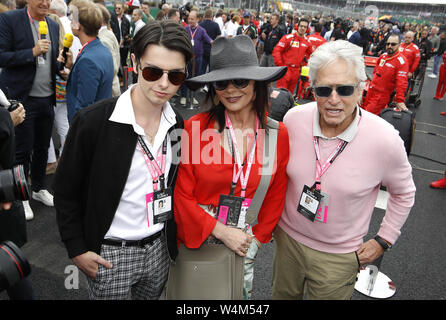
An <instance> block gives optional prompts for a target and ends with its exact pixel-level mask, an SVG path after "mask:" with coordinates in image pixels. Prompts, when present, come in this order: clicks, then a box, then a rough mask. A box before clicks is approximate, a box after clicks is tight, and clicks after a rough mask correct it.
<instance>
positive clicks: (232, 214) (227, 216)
mask: <svg viewBox="0 0 446 320" xmlns="http://www.w3.org/2000/svg"><path fill="white" fill-rule="evenodd" d="M244 200H245V199H244V198H241V197H235V196H229V195H225V194H222V195H220V201H219V202H218V211H217V220H218V221H220V222H221V223H223V224H225V225H227V226H229V227H237V225H238V222H239V217H240V213H241V210H242V204H243V201H244Z"/></svg>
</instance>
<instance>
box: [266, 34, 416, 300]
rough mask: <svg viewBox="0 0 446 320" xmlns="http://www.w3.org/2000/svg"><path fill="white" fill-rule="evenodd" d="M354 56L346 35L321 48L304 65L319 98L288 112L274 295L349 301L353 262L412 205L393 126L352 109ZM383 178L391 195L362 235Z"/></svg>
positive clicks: (369, 255)
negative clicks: (373, 231) (377, 223)
mask: <svg viewBox="0 0 446 320" xmlns="http://www.w3.org/2000/svg"><path fill="white" fill-rule="evenodd" d="M390 39H391V38H389V40H390ZM392 41H393V40H392ZM361 54H362V50H361V49H360V48H358V47H357V46H355V45H353V44H351V43H350V42H348V41H343V40H338V41H332V42H329V43H326V44H324V45H323V46H321V47H319V48H318V49H317V50H316V51H315V52H314V53H313V55H312V56H311V58H310V60H309V64H308V65H309V68H310V79H311V85H312V86H313V88H314V95H315V99H316V102H312V103H309V104H307V105H304V106H299V107H298V108H293V109H292V110H290V111H289V112H288V113H287V114H286V115H285V118H284V124H285V126H286V127H287V129H288V132H289V138H290V160H289V162H288V166H287V173H288V176H289V182H288V188H287V189H286V196H285V207H284V210H283V213H282V216H281V219H280V221H279V223H278V226H277V228H276V230H275V232H274V244H275V247H274V265H273V289H272V297H273V299H303V297H304V295H305V296H306V297H307V298H308V299H317V300H325V299H329V300H332V299H351V297H352V295H353V292H354V286H355V282H356V277H357V275H358V272H359V269H360V267H361V266H363V265H367V264H370V263H372V262H373V261H374V260H376V259H377V258H378V257H379V256H381V255H382V254H383V252H384V251H385V250H388V249H390V247H391V246H392V245H394V244H395V242H396V240H397V239H398V237H399V235H400V233H401V231H400V230H401V228H402V226H403V224H404V222H405V221H406V219H407V216H408V214H409V211H410V209H411V207H412V206H413V204H414V199H415V185H414V182H413V179H412V174H411V171H412V168H411V165H410V163H409V161H408V159H407V155H406V150H405V148H404V143H403V141H402V139H401V138H400V136H399V134H398V131H396V130H395V129H394V127H393V126H392V125H390V124H389V123H387V122H386V121H384V120H382V119H381V118H379V117H377V116H375V115H372V114H370V113H369V112H366V111H364V110H361V109H360V108H359V107H358V103H359V102H360V100H361V98H362V90H363V88H364V82H365V80H366V79H367V78H366V74H365V66H364V59H363V58H362V56H361ZM346 84H349V85H346ZM359 122H360V124H359ZM358 124H359V125H358ZM330 164H332V165H330ZM364 168H367V169H366V170H365V169H364ZM380 185H384V186H386V187H387V191H388V192H389V193H390V197H389V201H388V205H387V210H386V213H385V216H384V219H383V221H382V224H381V227H380V229H379V230H378V234H377V236H376V237H375V238H373V239H370V240H368V241H366V242H365V243H363V238H364V237H365V236H366V235H367V233H368V231H369V224H370V219H371V216H372V213H373V211H374V207H375V203H376V199H377V195H378V191H379V189H380ZM328 197H329V199H328ZM307 203H310V204H311V205H307ZM318 209H319V210H318Z"/></svg>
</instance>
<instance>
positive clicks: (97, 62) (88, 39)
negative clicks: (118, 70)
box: [60, 0, 114, 123]
mask: <svg viewBox="0 0 446 320" xmlns="http://www.w3.org/2000/svg"><path fill="white" fill-rule="evenodd" d="M70 5H73V6H75V7H76V8H77V9H78V12H79V14H78V16H79V21H74V20H73V22H72V30H73V34H74V35H75V36H76V37H78V38H79V39H80V41H81V44H82V49H81V51H79V55H78V57H77V59H76V63H75V64H74V65H73V63H72V62H71V61H70V56H71V55H68V61H67V64H66V67H67V68H69V69H71V72H70V76H69V78H68V82H67V111H68V122H70V123H71V121H72V120H73V117H74V115H75V114H76V112H77V111H79V110H80V109H83V108H85V107H87V106H89V105H91V104H93V103H95V102H97V101H99V100H102V99H106V98H111V97H112V83H113V70H114V69H113V57H112V54H111V53H110V50H109V49H108V48H107V47H106V46H104V45H103V44H102V42H101V41H100V40H99V39H98V38H97V36H98V32H99V29H100V28H101V26H102V13H101V10H100V9H99V8H98V7H97V6H96V5H95V4H93V3H90V2H88V1H86V0H73V1H72V2H71V3H70ZM60 58H62V57H60Z"/></svg>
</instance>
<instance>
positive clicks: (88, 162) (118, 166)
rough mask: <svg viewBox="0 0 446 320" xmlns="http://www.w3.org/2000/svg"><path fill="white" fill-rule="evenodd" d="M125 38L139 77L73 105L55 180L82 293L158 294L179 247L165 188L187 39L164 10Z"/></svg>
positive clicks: (173, 170)
mask: <svg viewBox="0 0 446 320" xmlns="http://www.w3.org/2000/svg"><path fill="white" fill-rule="evenodd" d="M132 46H133V52H134V53H133V54H132V61H133V65H134V66H135V73H137V74H138V82H137V83H136V84H134V85H133V86H131V87H130V88H129V89H128V90H127V91H125V92H124V93H123V94H122V95H121V96H120V97H117V98H113V99H107V100H103V101H101V102H99V103H96V104H95V105H93V106H91V107H88V108H84V109H82V110H80V111H79V112H78V113H77V114H76V116H75V117H74V119H73V122H72V124H71V127H70V131H69V133H68V136H67V140H66V142H65V146H64V153H63V156H62V158H61V160H60V164H59V167H58V170H57V172H56V176H55V182H54V190H55V207H56V211H57V221H58V225H59V231H60V234H61V237H62V241H63V242H64V243H65V246H66V248H67V251H68V255H69V257H70V258H71V259H73V262H74V263H75V264H76V266H78V267H79V268H80V269H81V270H82V271H83V272H84V273H85V274H86V275H87V279H88V292H89V297H90V299H128V298H132V299H158V298H159V296H160V294H161V292H162V290H163V288H164V285H165V283H166V281H167V275H168V271H169V265H170V262H171V261H172V260H174V259H175V258H176V255H177V252H178V251H177V244H176V225H175V221H174V218H173V203H172V198H173V187H174V185H175V180H176V174H177V167H178V163H179V144H177V142H178V139H179V136H180V135H181V131H180V130H181V129H182V128H183V127H184V125H183V119H182V118H181V116H180V115H179V114H178V113H177V112H176V111H175V110H174V109H173V108H172V107H171V106H170V104H169V99H170V98H171V97H172V96H173V95H174V94H175V92H176V91H177V90H178V88H179V87H180V85H181V84H182V82H183V81H184V80H185V78H186V65H187V62H188V61H189V60H190V59H191V57H192V55H193V52H192V45H191V43H190V39H189V36H188V34H187V32H186V31H185V30H184V28H183V27H182V26H181V25H179V24H178V23H175V22H173V21H168V20H166V21H161V22H160V21H150V22H149V23H148V24H147V25H145V26H144V27H142V28H141V30H140V31H139V32H138V33H137V34H136V35H135V38H134V39H133V42H132ZM161 202H162V203H163V205H162V206H161V205H160V203H161Z"/></svg>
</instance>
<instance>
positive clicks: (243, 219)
mask: <svg viewBox="0 0 446 320" xmlns="http://www.w3.org/2000/svg"><path fill="white" fill-rule="evenodd" d="M251 201H252V199H248V198H245V199H244V200H243V203H242V210H241V211H240V217H239V218H238V224H237V228H239V229H245V226H246V214H247V213H248V209H249V205H250V204H251Z"/></svg>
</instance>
